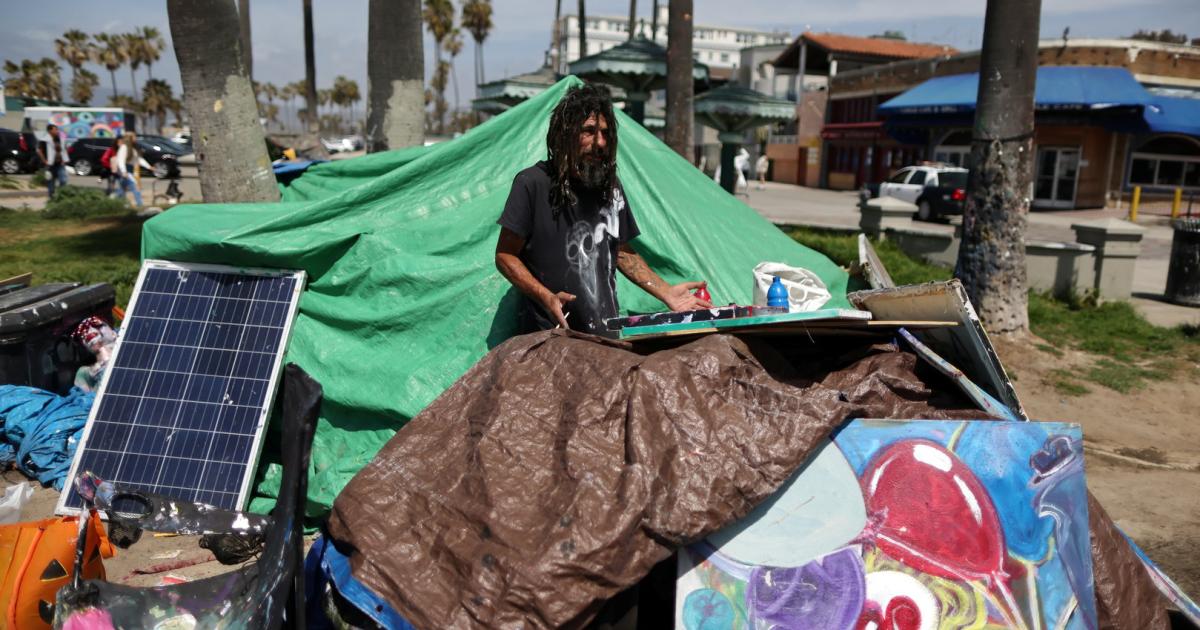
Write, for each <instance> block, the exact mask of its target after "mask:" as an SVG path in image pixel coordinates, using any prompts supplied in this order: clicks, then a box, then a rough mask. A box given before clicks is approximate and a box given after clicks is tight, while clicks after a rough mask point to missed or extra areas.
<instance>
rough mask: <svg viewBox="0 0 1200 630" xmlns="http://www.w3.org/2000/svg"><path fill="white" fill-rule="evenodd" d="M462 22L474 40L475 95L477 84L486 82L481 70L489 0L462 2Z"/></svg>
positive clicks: (489, 21) (488, 29)
mask: <svg viewBox="0 0 1200 630" xmlns="http://www.w3.org/2000/svg"><path fill="white" fill-rule="evenodd" d="M462 24H463V26H464V27H466V29H467V30H468V31H470V33H471V39H474V40H475V95H476V96H479V86H480V85H482V84H484V83H487V79H485V78H484V72H483V40H485V39H487V38H488V34H490V33H491V32H492V2H491V0H467V1H466V2H464V3H463V6H462ZM556 24H557V23H556ZM555 28H557V26H556V27H555Z"/></svg>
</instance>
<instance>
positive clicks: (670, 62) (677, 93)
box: [579, 0, 695, 164]
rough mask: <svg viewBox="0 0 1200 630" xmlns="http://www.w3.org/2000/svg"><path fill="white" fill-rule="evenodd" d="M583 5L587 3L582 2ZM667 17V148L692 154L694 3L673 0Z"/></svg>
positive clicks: (680, 153)
mask: <svg viewBox="0 0 1200 630" xmlns="http://www.w3.org/2000/svg"><path fill="white" fill-rule="evenodd" d="M579 1H580V2H583V0H579ZM668 7H669V8H668V11H670V13H669V15H668V17H667V121H666V122H667V128H666V134H665V135H666V140H667V145H668V146H670V147H671V148H672V149H674V150H675V152H676V153H678V154H679V155H681V156H683V159H685V160H687V161H689V162H692V163H693V164H694V163H695V162H694V157H693V155H692V121H693V119H692V95H693V90H694V86H693V84H692V0H670V5H668Z"/></svg>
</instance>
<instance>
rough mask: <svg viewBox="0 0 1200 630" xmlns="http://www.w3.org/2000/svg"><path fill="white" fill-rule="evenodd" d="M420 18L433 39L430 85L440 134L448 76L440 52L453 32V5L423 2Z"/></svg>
mask: <svg viewBox="0 0 1200 630" xmlns="http://www.w3.org/2000/svg"><path fill="white" fill-rule="evenodd" d="M421 17H422V18H423V20H424V22H425V27H426V28H428V29H429V34H430V36H432V37H433V58H434V64H433V66H434V78H433V81H432V82H431V83H432V84H433V89H434V91H435V92H436V93H437V100H436V101H434V110H435V112H436V119H437V122H438V133H441V132H442V131H444V130H445V128H446V83H447V80H448V78H447V77H448V74H449V68H448V67H446V66H443V65H442V64H443V63H444V62H443V61H442V50H443V48H444V47H445V44H446V38H447V37H450V33H451V31H453V30H454V5H453V4H450V0H425V10H424V11H423V12H422V13H421ZM439 78H440V80H439ZM439 86H440V87H439Z"/></svg>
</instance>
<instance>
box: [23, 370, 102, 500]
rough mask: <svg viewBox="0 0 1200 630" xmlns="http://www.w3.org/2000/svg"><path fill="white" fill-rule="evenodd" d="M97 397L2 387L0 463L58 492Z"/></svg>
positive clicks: (74, 390)
mask: <svg viewBox="0 0 1200 630" xmlns="http://www.w3.org/2000/svg"><path fill="white" fill-rule="evenodd" d="M95 399H96V395H95V394H94V393H92V392H84V391H83V390H81V389H79V388H77V387H73V388H71V391H70V393H68V394H67V395H66V396H59V395H58V394H55V393H54V392H48V391H46V390H44V389H38V388H36V387H24V386H20V385H0V464H15V465H16V467H17V468H18V469H20V471H21V472H23V473H25V474H26V475H28V476H30V477H33V478H34V479H37V480H38V481H40V482H41V483H42V484H43V485H53V486H54V487H55V488H56V489H58V490H62V487H63V480H64V478H65V477H66V476H67V472H68V471H69V470H70V468H71V460H72V459H73V458H74V457H75V447H77V446H78V445H79V438H80V437H82V435H83V425H85V424H87V418H88V412H89V411H91V408H92V402H93V401H94V400H95Z"/></svg>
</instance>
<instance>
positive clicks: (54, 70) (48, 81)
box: [22, 57, 62, 101]
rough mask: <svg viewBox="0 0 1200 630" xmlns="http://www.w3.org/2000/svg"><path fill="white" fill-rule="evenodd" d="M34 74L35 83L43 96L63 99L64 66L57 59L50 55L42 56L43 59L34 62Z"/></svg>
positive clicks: (58, 99)
mask: <svg viewBox="0 0 1200 630" xmlns="http://www.w3.org/2000/svg"><path fill="white" fill-rule="evenodd" d="M22 63H24V62H22ZM32 76H33V80H34V85H36V86H37V91H38V92H39V93H40V94H42V98H44V99H48V100H54V101H61V100H62V68H61V67H60V66H59V65H58V62H57V61H55V60H53V59H51V58H49V57H42V59H41V61H38V62H37V63H35V64H33V72H32Z"/></svg>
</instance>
